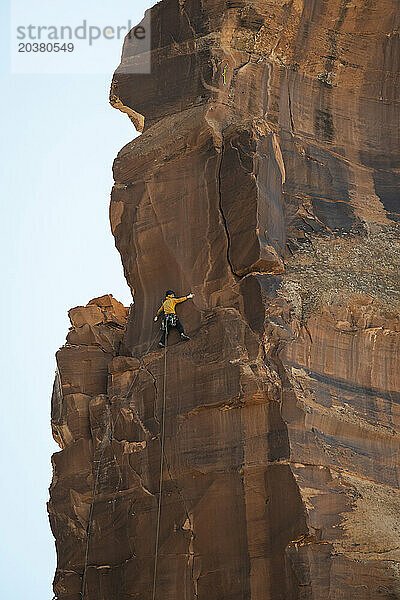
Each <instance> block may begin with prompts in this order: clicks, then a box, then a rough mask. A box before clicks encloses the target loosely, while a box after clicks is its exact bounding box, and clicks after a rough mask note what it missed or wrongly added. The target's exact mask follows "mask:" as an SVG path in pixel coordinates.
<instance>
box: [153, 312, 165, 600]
mask: <svg viewBox="0 0 400 600" xmlns="http://www.w3.org/2000/svg"><path fill="white" fill-rule="evenodd" d="M167 345H168V321H167V320H165V352H164V393H163V404H162V415H161V454H160V486H159V490H158V510H157V528H156V547H155V553H154V574H153V595H152V600H155V598H156V589H157V567H158V547H159V541H160V524H161V501H162V488H163V475H164V445H165V409H166V404H167Z"/></svg>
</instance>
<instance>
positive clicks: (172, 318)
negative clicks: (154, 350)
mask: <svg viewBox="0 0 400 600" xmlns="http://www.w3.org/2000/svg"><path fill="white" fill-rule="evenodd" d="M191 298H193V294H188V295H187V296H183V297H182V298H175V292H174V291H172V290H168V291H167V292H166V294H165V300H164V302H163V303H162V304H161V306H160V308H159V309H158V311H157V315H156V316H155V317H154V321H157V319H158V317H159V316H160V315H161V313H164V316H163V323H162V327H161V328H162V330H163V333H162V336H161V340H160V342H159V344H158V345H159V346H160V347H161V348H165V342H166V339H167V335H168V334H169V332H170V331H171V328H172V327H176V328H177V330H178V331H179V333H180V334H181V339H182V340H188V339H190V338H189V336H187V335H186V334H185V332H184V330H183V326H182V323H181V322H180V320H179V319H178V315H177V314H176V312H175V307H176V305H177V304H180V303H181V302H185V301H186V300H190V299H191Z"/></svg>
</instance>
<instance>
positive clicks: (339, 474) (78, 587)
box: [49, 0, 400, 600]
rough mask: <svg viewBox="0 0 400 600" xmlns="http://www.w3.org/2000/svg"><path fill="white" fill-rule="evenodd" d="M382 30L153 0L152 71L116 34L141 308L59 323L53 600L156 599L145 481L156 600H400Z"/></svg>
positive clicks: (230, 3) (391, 225)
mask: <svg viewBox="0 0 400 600" xmlns="http://www.w3.org/2000/svg"><path fill="white" fill-rule="evenodd" d="M399 15H400V13H399V10H398V3H397V2H396V0H380V1H379V2H378V1H377V0H286V1H284V0H263V1H261V0H251V1H248V2H242V1H241V0H197V1H196V0H191V1H189V0H179V1H178V0H163V1H162V2H160V3H159V4H157V5H156V6H155V7H154V8H153V9H152V10H151V27H152V51H151V58H152V70H151V74H149V75H134V74H132V65H134V64H135V63H140V61H141V60H144V58H143V57H142V56H141V55H140V53H138V52H137V48H136V46H135V41H134V40H130V39H129V38H127V39H126V41H125V45H124V49H123V55H122V61H121V64H120V66H119V67H118V69H117V70H116V72H115V75H114V78H113V81H112V87H111V95H110V100H111V103H112V104H113V105H114V106H115V107H116V108H118V109H120V110H122V112H125V113H127V114H128V115H129V117H130V119H131V121H132V122H133V123H134V125H135V126H136V128H137V129H138V130H139V131H140V132H141V135H139V136H138V137H136V138H135V139H134V140H133V141H132V142H131V143H129V144H128V145H127V146H126V147H125V148H123V149H122V150H121V151H120V153H119V154H118V156H117V158H116V160H115V164H114V179H115V185H114V188H113V190H112V196H111V204H110V222H111V228H112V232H113V235H114V238H115V244H116V247H117V249H118V251H119V253H120V255H121V260H122V263H123V266H124V272H125V276H126V280H127V282H128V285H129V286H130V288H131V290H132V293H133V295H134V304H133V305H132V307H131V309H130V310H129V311H128V309H127V308H125V307H123V306H122V305H121V304H120V303H118V302H117V301H116V300H115V299H114V298H112V296H110V295H108V296H104V297H102V298H97V299H95V300H92V301H91V302H90V303H89V304H88V305H87V306H86V307H78V308H75V309H72V310H71V311H70V319H71V324H72V328H71V330H70V332H69V334H68V337H67V343H66V344H65V346H64V347H63V348H61V349H60V350H59V352H58V354H57V366H58V369H57V375H56V381H55V384H54V392H53V397H52V427H53V433H54V437H55V439H56V441H57V442H58V443H59V445H60V447H61V451H60V452H58V453H56V454H55V455H54V456H53V468H54V478H53V482H52V485H51V489H50V502H49V515H50V522H51V527H52V531H53V533H54V536H55V539H56V547H57V556H58V566H57V571H56V575H55V580H54V593H55V598H56V599H57V600H67V599H68V600H79V599H80V598H84V599H85V600H128V598H129V599H137V600H151V599H152V598H153V575H154V554H155V536H156V523H157V514H158V499H159V478H160V464H162V465H163V466H164V469H163V475H162V477H163V492H162V503H161V518H160V536H159V544H158V547H159V557H158V571H157V578H156V589H155V593H156V595H155V597H156V598H157V599H160V600H161V599H163V600H167V599H170V600H191V599H193V600H196V599H197V600H327V599H329V600H389V599H391V600H393V599H395V598H400V491H399V449H400V369H399V356H400V312H399V308H400V290H399V267H400V238H399V229H398V222H399V219H400V198H399V189H400V186H399V173H400V145H399V63H400V52H399V50H400V44H399V35H400V33H399V18H400V17H399ZM121 118H123V117H122V115H121ZM169 288H171V289H174V290H176V291H177V293H178V294H179V295H181V294H186V293H188V292H189V291H192V292H193V293H194V295H195V296H194V299H193V300H190V301H187V302H185V303H184V304H182V305H181V306H180V307H179V308H178V313H179V316H180V318H181V320H182V322H183V323H184V325H185V328H186V330H187V332H188V334H189V335H190V338H191V339H190V341H188V342H181V341H180V340H179V339H178V336H177V334H176V332H174V331H173V332H171V334H170V337H169V341H168V348H167V351H166V352H165V350H163V349H161V348H158V346H157V343H158V339H159V324H156V323H154V321H153V317H154V315H155V312H156V310H157V309H158V307H159V305H160V302H161V299H162V298H163V295H164V293H165V290H167V289H169ZM164 393H165V396H164ZM164 399H165V406H166V409H165V420H163V401H164ZM163 422H164V426H165V436H164V437H163V436H162V435H161V434H162V429H163ZM162 437H163V439H164V440H165V448H164V458H163V460H161V443H160V442H161V441H162Z"/></svg>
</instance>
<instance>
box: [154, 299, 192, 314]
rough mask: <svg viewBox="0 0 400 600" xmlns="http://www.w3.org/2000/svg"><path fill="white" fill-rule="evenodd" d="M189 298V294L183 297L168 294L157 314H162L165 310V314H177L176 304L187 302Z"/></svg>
mask: <svg viewBox="0 0 400 600" xmlns="http://www.w3.org/2000/svg"><path fill="white" fill-rule="evenodd" d="M187 299H188V298H187V296H183V298H174V297H172V296H168V297H167V298H166V299H165V300H164V302H163V303H162V304H161V306H160V308H159V309H158V311H157V316H158V315H160V314H161V313H162V312H164V314H166V315H171V314H172V315H175V314H176V312H175V306H176V305H177V304H180V303H181V302H185V300H187Z"/></svg>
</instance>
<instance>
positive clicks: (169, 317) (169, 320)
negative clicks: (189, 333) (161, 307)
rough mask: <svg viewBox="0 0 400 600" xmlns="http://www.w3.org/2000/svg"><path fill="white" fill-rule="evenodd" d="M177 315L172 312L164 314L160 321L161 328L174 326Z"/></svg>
mask: <svg viewBox="0 0 400 600" xmlns="http://www.w3.org/2000/svg"><path fill="white" fill-rule="evenodd" d="M177 319H178V317H177V315H175V314H173V313H168V314H166V315H164V318H163V320H162V323H161V329H162V330H163V331H164V329H165V330H166V329H171V327H176V322H177ZM166 334H167V332H166Z"/></svg>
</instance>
